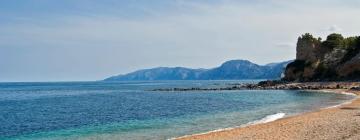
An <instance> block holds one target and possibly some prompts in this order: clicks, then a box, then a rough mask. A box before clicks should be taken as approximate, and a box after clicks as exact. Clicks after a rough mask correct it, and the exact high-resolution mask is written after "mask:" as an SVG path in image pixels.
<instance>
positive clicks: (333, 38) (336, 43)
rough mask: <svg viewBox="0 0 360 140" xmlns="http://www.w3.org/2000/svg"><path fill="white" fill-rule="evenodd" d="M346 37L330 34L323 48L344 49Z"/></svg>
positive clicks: (323, 43)
mask: <svg viewBox="0 0 360 140" xmlns="http://www.w3.org/2000/svg"><path fill="white" fill-rule="evenodd" d="M343 42H344V37H343V36H342V35H341V34H336V33H333V34H330V35H329V36H328V37H327V38H326V40H325V41H324V42H322V46H323V47H326V48H329V49H334V48H341V47H344V43H343Z"/></svg>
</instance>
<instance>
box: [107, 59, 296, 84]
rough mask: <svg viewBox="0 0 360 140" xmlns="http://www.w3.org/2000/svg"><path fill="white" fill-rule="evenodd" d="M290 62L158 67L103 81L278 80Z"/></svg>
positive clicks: (248, 62)
mask: <svg viewBox="0 0 360 140" xmlns="http://www.w3.org/2000/svg"><path fill="white" fill-rule="evenodd" d="M290 62H292V61H286V62H280V63H270V64H267V65H258V64H255V63H252V62H250V61H247V60H231V61H227V62H225V63H223V64H222V65H221V66H219V67H216V68H212V69H191V68H184V67H173V68H170V67H158V68H152V69H144V70H138V71H135V72H132V73H128V74H125V75H118V76H113V77H110V78H107V79H105V81H132V80H240V79H279V78H280V77H281V75H282V73H283V72H284V70H285V68H286V65H287V64H289V63H290Z"/></svg>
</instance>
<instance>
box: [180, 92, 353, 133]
mask: <svg viewBox="0 0 360 140" xmlns="http://www.w3.org/2000/svg"><path fill="white" fill-rule="evenodd" d="M317 91H323V92H332V93H339V94H348V95H355V96H357V97H355V98H354V99H353V100H350V101H349V102H345V103H342V104H339V105H336V106H331V107H327V108H322V109H319V110H315V111H312V112H305V113H302V114H297V115H294V116H287V117H284V118H280V119H277V120H274V121H269V122H265V123H255V124H251V123H249V124H247V125H244V126H239V127H234V128H225V129H220V130H214V131H210V132H205V133H200V134H193V135H187V136H182V137H178V138H174V139H176V140H208V139H209V140H220V139H221V140H235V139H360V125H359V124H357V123H358V122H360V98H359V97H360V91H358V90H348V89H323V90H317Z"/></svg>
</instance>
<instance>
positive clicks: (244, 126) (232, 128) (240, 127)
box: [172, 89, 360, 139]
mask: <svg viewBox="0 0 360 140" xmlns="http://www.w3.org/2000/svg"><path fill="white" fill-rule="evenodd" d="M310 91H314V90H310ZM315 91H320V92H327V93H335V94H345V95H350V96H355V98H354V99H351V100H349V101H347V102H344V103H340V104H338V105H334V106H330V107H324V108H320V109H317V110H313V111H309V112H303V113H299V114H293V115H289V116H285V113H284V115H282V114H281V115H282V117H279V118H276V119H273V120H271V121H264V122H262V121H261V120H263V119H265V118H267V117H269V116H273V115H278V114H280V113H277V114H273V115H268V116H265V117H264V118H262V119H260V120H257V121H253V122H249V123H247V124H245V125H241V126H235V127H231V128H224V129H217V130H214V131H209V132H204V133H198V134H191V135H185V136H182V137H177V138H172V139H199V138H194V137H197V136H204V135H211V134H214V133H224V132H228V131H234V130H237V129H246V128H247V127H251V126H258V125H264V124H271V123H272V122H276V121H278V120H281V119H290V118H293V117H301V116H304V115H306V114H309V113H316V112H321V111H326V110H330V109H336V108H340V107H343V106H346V105H350V104H352V103H353V102H354V101H357V100H359V99H360V98H359V95H358V94H359V93H357V94H356V93H355V92H349V90H343V89H341V90H339V89H333V90H329V89H326V90H315ZM200 139H202V138H200ZM205 139H206V138H205ZM209 139H212V138H209Z"/></svg>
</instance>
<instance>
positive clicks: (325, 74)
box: [283, 33, 360, 82]
mask: <svg viewBox="0 0 360 140" xmlns="http://www.w3.org/2000/svg"><path fill="white" fill-rule="evenodd" d="M283 80H285V81H291V82H309V81H356V80H360V37H359V36H356V37H347V38H345V37H343V36H342V35H341V34H336V33H333V34H330V35H329V36H327V38H326V40H324V41H322V39H321V38H315V37H313V36H312V35H311V34H309V33H306V34H304V35H302V36H301V37H299V38H298V42H297V47H296V60H295V61H294V62H292V63H290V64H289V65H288V66H287V67H286V70H285V77H284V78H283Z"/></svg>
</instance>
